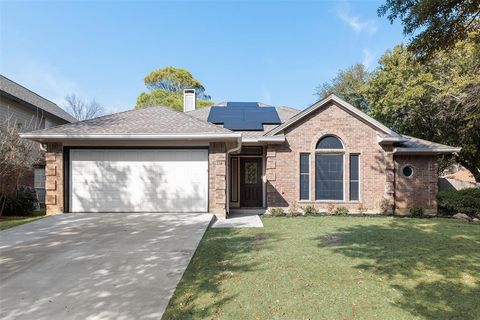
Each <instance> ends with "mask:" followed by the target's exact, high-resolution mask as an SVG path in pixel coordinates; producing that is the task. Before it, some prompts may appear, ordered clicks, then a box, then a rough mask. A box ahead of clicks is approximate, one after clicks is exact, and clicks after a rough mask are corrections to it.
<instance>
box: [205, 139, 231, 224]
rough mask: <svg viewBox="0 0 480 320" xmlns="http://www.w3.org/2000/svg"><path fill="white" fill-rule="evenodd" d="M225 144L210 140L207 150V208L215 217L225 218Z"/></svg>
mask: <svg viewBox="0 0 480 320" xmlns="http://www.w3.org/2000/svg"><path fill="white" fill-rule="evenodd" d="M226 152H227V146H226V145H225V143H223V142H211V143H210V147H209V150H208V180H209V181H208V197H209V201H208V208H209V212H211V213H213V214H215V216H217V218H220V219H225V218H226V202H227V200H226V190H227V161H226V160H227V154H226Z"/></svg>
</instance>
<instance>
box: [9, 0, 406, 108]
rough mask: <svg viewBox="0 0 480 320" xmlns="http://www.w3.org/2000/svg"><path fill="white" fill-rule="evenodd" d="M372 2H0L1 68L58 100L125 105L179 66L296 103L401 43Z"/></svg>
mask: <svg viewBox="0 0 480 320" xmlns="http://www.w3.org/2000/svg"><path fill="white" fill-rule="evenodd" d="M381 3H382V1H380V2H377V1H341V2H337V1H335V2H334V1H331V2H326V1H310V2H298V1H295V2H293V1H292V2H271V1H269V2H266V1H265V2H232V1H228V2H199V1H197V2H184V1H182V2H159V1H149V2H138V1H135V2H133V1H132V2H128V1H123V2H109V1H89V2H41V1H35V2H24V1H23V2H18V1H16V2H5V1H2V2H1V3H0V15H1V16H0V21H1V22H0V24H1V25H0V27H1V31H0V32H1V35H0V36H1V37H0V50H1V51H0V69H1V73H2V74H4V75H5V76H7V77H9V78H11V79H12V80H14V81H17V82H19V83H20V84H22V85H24V86H26V87H28V88H29V89H31V90H33V91H35V92H37V93H38V94H40V95H42V96H44V97H46V98H48V99H51V100H52V101H54V102H56V103H58V104H60V105H62V104H63V99H64V96H65V95H67V94H71V93H76V94H78V95H81V96H83V97H85V98H89V99H91V98H95V99H96V100H97V101H99V102H100V103H101V104H103V105H104V106H105V108H106V109H107V110H108V111H109V112H116V111H122V110H127V109H131V108H133V107H134V105H135V101H136V97H137V95H138V94H139V93H140V92H142V91H145V90H146V88H145V87H144V85H143V78H144V77H145V75H147V74H148V73H149V72H150V71H152V70H155V69H158V68H162V67H165V66H170V65H172V66H176V67H181V68H185V69H188V70H189V71H191V72H192V74H193V75H194V76H195V77H196V78H197V79H199V80H200V81H201V82H202V83H203V84H204V85H205V87H206V89H207V93H209V94H210V95H211V96H212V99H213V100H214V101H216V102H220V101H263V102H266V103H270V104H273V105H277V106H278V105H287V106H292V107H296V108H298V109H304V108H305V107H307V106H308V105H310V104H311V103H313V102H315V99H316V97H315V96H314V95H313V94H314V91H315V87H316V86H317V85H319V84H321V83H323V82H324V81H327V80H329V79H331V78H332V77H333V76H335V74H336V73H337V71H338V70H339V69H344V68H346V67H348V66H350V65H352V64H354V63H357V62H363V63H364V64H365V65H366V66H367V67H368V68H369V69H372V68H374V67H375V66H376V64H377V60H378V58H379V57H380V55H381V54H382V53H383V52H384V51H385V50H387V49H389V48H392V47H393V46H394V45H396V44H398V43H400V42H402V41H406V40H407V39H405V38H404V37H403V35H402V29H401V26H400V25H399V24H394V25H391V24H390V23H389V22H388V21H387V19H386V18H385V17H382V18H378V17H377V13H376V11H377V8H378V6H379V5H380V4H381Z"/></svg>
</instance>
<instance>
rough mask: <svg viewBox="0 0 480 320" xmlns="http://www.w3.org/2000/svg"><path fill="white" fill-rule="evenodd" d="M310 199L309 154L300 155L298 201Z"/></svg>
mask: <svg viewBox="0 0 480 320" xmlns="http://www.w3.org/2000/svg"><path fill="white" fill-rule="evenodd" d="M309 199H310V154H309V153H301V154H300V200H309Z"/></svg>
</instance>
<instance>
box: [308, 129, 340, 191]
mask: <svg viewBox="0 0 480 320" xmlns="http://www.w3.org/2000/svg"><path fill="white" fill-rule="evenodd" d="M316 149H317V150H316V155H315V198H316V199H317V200H343V185H344V181H343V144H342V142H341V141H340V139H338V138H337V137H334V136H326V137H323V138H322V139H320V140H319V141H318V143H317V145H316ZM337 150H338V151H337Z"/></svg>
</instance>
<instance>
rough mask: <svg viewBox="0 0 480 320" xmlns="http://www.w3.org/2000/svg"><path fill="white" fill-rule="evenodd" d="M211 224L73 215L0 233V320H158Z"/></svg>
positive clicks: (178, 216)
mask: <svg viewBox="0 0 480 320" xmlns="http://www.w3.org/2000/svg"><path fill="white" fill-rule="evenodd" d="M211 218H212V216H211V215H210V214H205V213H195V214H193V213H189V214H187V213H172V214H165V213H88V214H86V213H82V214H78V213H75V214H64V215H59V216H52V217H47V218H44V219H41V220H38V221H35V222H31V223H28V224H25V225H21V226H18V227H15V228H13V229H9V230H5V231H0V318H1V319H37V320H41V319H159V318H160V317H161V316H162V314H163V312H164V310H165V308H166V306H167V304H168V301H169V300H170V297H171V296H172V294H173V292H174V290H175V287H176V286H177V283H178V281H179V280H180V278H181V277H182V274H183V272H184V271H185V269H186V267H187V265H188V263H189V261H190V259H191V258H192V256H193V253H194V252H195V249H196V248H197V245H198V243H199V242H200V240H201V238H202V236H203V234H204V232H205V230H206V228H207V226H208V224H209V223H210V220H211Z"/></svg>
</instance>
